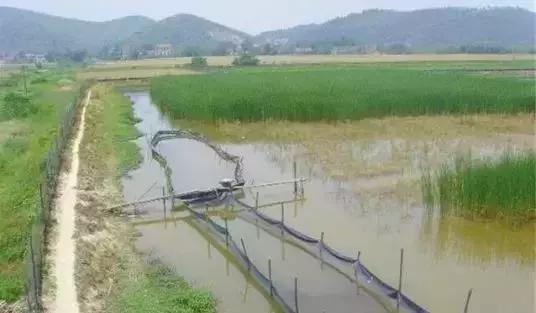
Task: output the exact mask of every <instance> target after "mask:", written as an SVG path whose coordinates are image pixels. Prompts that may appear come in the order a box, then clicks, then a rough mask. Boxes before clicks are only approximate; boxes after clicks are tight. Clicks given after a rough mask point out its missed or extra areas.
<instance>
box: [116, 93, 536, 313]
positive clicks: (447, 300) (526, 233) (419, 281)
mask: <svg viewBox="0 0 536 313" xmlns="http://www.w3.org/2000/svg"><path fill="white" fill-rule="evenodd" d="M130 96H131V97H133V99H134V100H135V104H134V110H135V115H136V116H137V117H139V118H141V119H143V121H142V122H141V123H140V124H138V125H137V127H138V128H139V129H140V131H142V132H143V133H144V134H147V137H146V138H140V139H139V140H138V141H137V143H138V144H139V146H140V148H141V149H142V151H144V153H146V154H147V151H149V149H148V144H147V138H150V136H151V135H152V134H154V133H155V132H156V131H158V130H160V129H171V128H172V125H171V123H170V122H169V121H168V120H167V119H166V118H165V117H164V116H162V115H161V113H160V112H159V111H158V110H157V109H156V107H155V106H153V105H152V104H151V102H150V96H149V95H148V93H133V94H130ZM526 141H527V140H526V138H523V139H522V140H521V141H519V140H518V139H516V138H514V137H512V138H504V140H494V141H490V140H489V139H486V140H481V141H479V142H476V143H475V142H469V143H467V144H469V145H470V146H471V150H473V151H472V152H473V154H474V155H477V156H478V155H486V156H491V157H493V156H495V155H498V154H499V153H500V152H502V151H504V150H505V149H508V148H512V147H514V148H520V149H524V148H526V145H527V143H526ZM460 142H461V143H462V144H463V143H464V142H463V140H454V141H450V143H451V144H452V145H458V146H459V144H460ZM530 142H531V140H529V144H530ZM341 145H343V151H346V152H345V153H346V154H347V155H348V156H350V157H354V158H356V159H357V160H358V161H359V162H360V163H362V164H366V166H369V167H373V166H374V165H375V164H379V163H389V162H392V161H393V160H396V159H398V158H401V157H402V158H406V159H407V162H403V163H402V164H403V166H404V167H403V168H402V170H397V171H387V172H382V173H381V174H378V175H370V174H367V175H362V176H359V178H355V177H354V178H348V177H344V175H343V174H344V169H341V170H340V171H341V173H342V174H341V175H340V176H341V177H344V179H335V178H333V177H337V176H338V175H333V173H331V174H332V175H327V174H326V168H325V167H324V166H322V162H320V161H319V160H317V159H315V158H314V157H311V154H310V153H308V152H307V151H306V148H304V147H303V146H301V145H295V144H274V143H254V144H253V143H244V144H223V147H224V149H226V150H227V151H228V152H230V153H233V154H236V155H240V156H242V157H243V158H244V160H243V162H244V169H245V173H244V176H245V178H246V181H247V182H248V184H250V183H262V182H272V181H277V180H286V179H290V178H292V162H293V160H297V161H298V172H299V173H298V176H302V177H307V178H308V179H309V182H308V183H307V184H306V185H305V198H306V200H304V201H302V202H297V203H293V204H289V205H287V207H286V214H285V221H286V222H287V223H288V224H290V226H292V227H294V228H296V229H299V230H300V231H302V232H304V233H306V234H309V235H311V236H313V237H319V236H320V233H321V232H324V233H325V238H326V242H327V243H328V244H329V245H330V246H332V247H334V248H336V249H337V250H339V251H341V252H344V254H346V255H349V256H351V255H356V253H357V251H358V250H359V251H361V252H362V256H361V259H362V262H363V263H364V264H365V265H366V266H367V267H368V268H369V269H370V270H371V271H372V272H374V273H375V274H376V275H378V276H379V277H380V278H382V279H383V280H385V281H386V282H388V283H389V284H391V285H393V286H396V285H397V283H398V262H399V259H398V258H399V251H400V249H401V248H404V249H405V259H404V264H405V266H404V284H403V289H404V290H405V293H406V294H407V295H408V296H410V297H411V298H412V299H413V300H415V301H416V302H417V303H419V304H420V305H422V306H424V307H425V308H427V309H429V310H430V311H432V312H445V313H447V312H461V311H463V306H464V301H465V297H466V294H467V291H468V290H469V289H470V288H473V289H474V293H473V297H472V300H471V305H470V312H519V313H525V312H527V313H529V312H533V311H534V297H535V289H534V279H535V278H536V277H535V267H534V242H535V239H534V226H533V225H527V226H525V227H521V228H513V227H510V226H506V225H504V224H499V223H485V222H474V221H468V220H466V219H460V218H453V217H442V218H440V217H438V216H437V215H436V214H433V212H430V211H428V210H426V209H424V208H423V206H422V204H421V201H420V200H419V196H418V195H416V194H415V190H414V189H415V188H409V189H407V190H406V189H405V188H398V187H399V186H400V185H403V184H404V182H405V180H404V179H403V178H404V177H405V176H415V175H417V174H416V173H417V172H418V168H419V166H420V163H421V162H420V159H421V156H422V155H430V154H431V155H432V156H431V158H432V159H433V162H432V163H439V162H441V161H444V160H446V159H448V156H449V154H448V153H446V152H445V149H448V145H445V144H444V143H442V145H441V146H440V147H438V146H433V145H432V148H431V149H430V147H428V146H427V145H422V144H418V143H406V142H400V141H398V140H394V139H393V140H387V141H385V140H378V141H373V142H367V143H362V142H345V143H342V144H341ZM400 146H403V147H404V148H403V149H402V148H399V147H400ZM518 146H519V147H518ZM159 147H160V152H161V153H162V154H163V155H164V156H165V157H166V158H167V160H168V162H169V165H170V166H171V168H172V169H173V184H174V187H175V190H176V191H177V192H182V191H190V190H193V189H198V188H211V187H214V186H216V184H217V182H218V181H219V180H221V179H222V178H224V177H232V173H233V169H234V168H233V167H232V165H231V164H228V163H226V162H224V161H222V160H220V159H219V158H218V157H217V156H216V155H215V153H214V152H212V150H210V149H208V148H207V147H205V146H204V145H203V144H200V143H197V142H194V141H189V140H173V141H167V142H163V143H162V144H161V145H160V146H159ZM445 147H446V148H445ZM424 150H426V152H425V151H424ZM430 150H431V151H432V152H431V153H430ZM400 155H402V156H400ZM404 155H405V156H404ZM356 162H357V161H356ZM163 184H164V177H163V171H162V169H161V168H160V166H159V165H158V164H157V163H156V162H154V161H152V160H151V158H150V156H149V155H146V158H145V160H144V162H143V164H142V166H141V167H140V168H139V169H138V170H136V171H133V172H131V173H130V178H127V179H125V180H124V195H125V199H126V200H127V201H134V200H137V199H139V198H150V197H155V196H160V195H161V194H162V186H163ZM399 190H402V191H403V192H397V191H399ZM256 191H259V192H260V203H261V204H262V203H268V202H272V201H282V200H291V199H292V198H293V193H292V188H291V186H280V187H271V188H264V189H261V190H246V193H245V196H244V198H243V199H242V200H243V201H245V202H247V203H250V204H253V203H254V198H255V197H254V194H255V192H256ZM140 210H142V211H146V212H147V215H146V216H145V217H144V218H143V219H142V220H144V219H146V218H160V217H161V216H162V212H163V208H162V205H161V204H152V205H147V206H144V207H142V208H140ZM263 211H264V213H266V214H267V215H270V216H272V217H274V218H279V217H280V214H281V213H280V209H279V207H278V206H275V207H274V208H266V209H263ZM169 214H170V213H168V215H167V217H168V218H170V220H169V221H168V222H167V223H154V224H150V225H143V226H138V229H139V231H140V233H141V234H142V236H141V238H140V239H139V247H140V249H141V250H143V251H148V252H151V253H152V254H153V255H155V256H157V257H160V258H161V259H162V260H163V261H164V262H165V263H166V264H168V265H170V266H173V267H175V268H177V272H178V273H179V274H180V275H182V276H184V277H185V278H186V279H187V280H188V281H190V282H192V283H194V285H196V286H201V287H206V288H208V289H209V290H211V291H212V292H213V293H214V294H215V296H216V297H217V298H218V300H219V301H220V307H219V308H220V311H221V312H270V311H271V310H276V306H274V305H273V304H272V303H271V302H270V301H269V297H267V296H266V295H265V294H264V293H263V292H261V291H260V289H259V288H256V287H255V284H254V283H253V282H251V281H249V280H248V279H247V278H246V276H245V275H244V273H243V272H242V271H241V270H240V269H239V268H238V267H237V266H236V265H235V264H234V263H233V262H232V257H230V256H229V255H227V254H226V253H225V251H224V249H216V248H214V249H212V248H211V245H215V243H211V241H210V238H208V237H207V236H205V235H203V232H202V231H199V230H197V229H196V228H194V227H193V226H192V225H191V223H187V222H185V221H183V220H179V221H173V220H172V219H171V218H173V216H170V215H169ZM176 214H180V213H176ZM230 227H231V231H232V232H235V233H236V234H237V236H240V237H243V238H244V239H245V241H246V245H247V246H248V249H249V251H248V252H249V253H250V254H251V257H252V258H254V259H255V260H258V262H259V264H264V263H265V262H266V260H267V258H272V259H273V260H274V266H276V267H277V268H281V270H280V271H275V272H274V274H275V275H283V276H281V277H276V280H278V281H280V285H281V286H282V287H281V288H283V289H284V288H287V289H288V288H290V287H292V286H291V283H292V280H291V277H293V276H300V281H303V285H304V286H307V288H305V287H304V289H303V293H304V294H303V295H301V297H310V299H309V300H311V299H312V300H311V301H306V302H305V303H308V304H309V305H313V304H314V303H315V302H314V298H315V296H316V297H317V298H318V299H322V298H323V299H328V300H326V302H329V301H330V300H329V299H335V296H337V295H338V296H340V297H342V298H344V297H345V294H351V288H347V287H348V286H346V285H345V284H344V282H343V281H342V280H340V279H338V278H337V277H336V275H332V274H330V273H329V271H327V272H322V271H320V270H319V265H318V264H317V263H316V264H315V263H314V262H311V259H309V258H307V256H304V255H302V253H301V252H300V251H298V250H296V249H293V248H292V247H291V246H287V245H285V244H284V243H281V241H280V240H277V239H276V238H270V236H269V235H268V234H263V235H262V239H263V241H262V244H260V243H259V242H257V240H258V239H257V234H256V230H255V228H254V227H253V228H252V227H251V225H248V224H247V223H244V222H240V221H238V220H237V221H234V222H232V223H231V224H230ZM285 260H291V261H285ZM283 268H284V269H285V270H284V271H283ZM227 269H228V270H227ZM286 271H290V272H291V273H287V274H286V276H285V273H286ZM278 273H279V274H278ZM311 273H316V276H312V274H311ZM311 277H312V278H311ZM319 282H321V283H319ZM322 283H324V285H322ZM300 285H302V284H300ZM246 286H249V287H246ZM246 290H247V294H246ZM329 294H331V295H332V296H333V297H332V298H330V297H329ZM345 301H347V300H345ZM328 304H329V303H326V305H328ZM330 308H333V307H330ZM308 309H309V308H308ZM311 310H312V308H311ZM335 311H338V312H344V310H337V309H336V308H335V309H334V311H333V312H335ZM302 312H309V311H307V310H305V309H304V310H302ZM311 312H312V311H311ZM319 312H321V311H319Z"/></svg>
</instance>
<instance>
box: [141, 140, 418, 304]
mask: <svg viewBox="0 0 536 313" xmlns="http://www.w3.org/2000/svg"><path fill="white" fill-rule="evenodd" d="M178 138H183V139H190V140H196V141H199V142H202V143H204V144H206V145H207V146H208V147H210V148H211V149H212V150H214V151H215V152H216V153H217V154H218V155H219V156H220V157H221V158H222V159H224V160H226V161H229V162H232V163H234V164H235V171H234V176H235V177H234V179H235V184H234V185H232V186H231V187H229V188H226V187H219V188H214V189H213V190H208V191H200V192H192V193H188V194H183V195H181V196H175V197H177V198H179V199H180V200H181V201H183V202H184V203H185V204H186V208H187V210H188V211H189V212H190V213H191V214H192V216H193V217H195V222H196V223H198V224H200V225H203V226H205V228H206V229H207V231H208V232H209V233H210V234H211V235H212V236H214V237H215V238H216V239H217V240H220V241H222V242H225V244H226V246H227V247H228V249H229V251H230V252H232V254H233V255H234V256H235V257H236V258H237V260H238V261H239V262H240V264H241V265H242V266H244V267H245V268H247V269H248V272H249V273H250V274H251V275H252V277H254V278H255V279H256V280H257V281H258V283H259V284H260V285H261V286H262V287H263V288H264V289H265V291H266V292H267V293H269V294H270V296H272V297H273V298H274V299H275V300H276V301H277V302H278V303H279V304H280V305H281V308H282V309H283V311H285V312H291V313H293V312H296V313H298V312H299V305H298V298H297V293H296V290H295V297H294V301H290V300H289V299H292V297H291V296H289V295H282V294H281V292H280V291H279V289H278V286H277V284H276V283H275V282H274V281H273V280H272V278H271V269H270V270H269V273H268V274H266V273H263V271H261V270H259V268H258V265H256V264H254V262H253V261H252V260H251V259H250V257H248V255H247V251H246V247H245V246H244V242H243V241H242V242H241V244H242V248H240V246H239V244H238V243H237V242H236V241H235V238H233V236H231V233H230V231H229V228H228V226H227V222H226V221H225V220H224V221H225V225H221V221H220V223H218V222H217V221H215V220H214V219H213V218H211V217H209V215H208V214H205V213H204V212H201V211H200V210H198V209H196V208H199V207H205V208H208V206H215V205H221V204H223V203H225V204H231V205H237V206H238V207H241V208H243V210H241V211H240V212H239V213H238V217H239V218H240V219H242V220H244V221H246V222H248V223H255V225H258V226H260V227H262V229H263V231H265V232H267V233H269V234H271V235H272V236H277V237H280V238H282V239H283V240H285V241H288V242H291V243H292V244H293V245H295V246H297V247H299V248H300V249H302V250H303V251H306V252H307V253H308V254H309V255H311V256H312V257H314V258H317V259H320V260H321V261H322V263H323V264H326V265H327V266H329V267H330V268H332V269H333V270H334V271H336V272H337V273H339V274H340V275H341V276H343V277H344V278H345V279H347V280H348V281H350V282H352V283H355V284H356V285H357V287H358V289H357V292H358V293H359V292H363V293H364V294H366V295H367V296H369V297H370V298H372V299H373V300H374V301H376V302H377V303H379V304H380V305H379V307H381V308H382V309H383V310H382V312H390V311H397V310H398V311H402V312H419V313H420V312H428V311H427V310H426V309H424V308H423V307H421V306H420V305H418V304H417V303H415V302H414V301H413V300H411V299H410V298H409V297H408V296H406V295H405V294H403V293H402V292H400V291H399V288H395V287H392V286H390V285H389V284H388V283H386V282H385V281H383V280H382V279H380V278H379V277H378V276H377V275H375V274H374V273H372V272H371V271H370V270H369V269H368V268H367V267H366V266H365V265H363V264H362V262H361V261H360V258H359V254H358V255H357V257H350V256H346V255H344V254H343V253H341V252H339V251H337V250H336V249H334V248H332V247H330V246H329V245H328V244H326V243H325V242H324V239H323V238H320V239H317V238H314V237H312V236H309V235H307V234H304V233H302V232H300V231H299V230H297V229H294V228H292V227H291V226H289V225H287V224H285V222H284V220H283V218H282V219H281V220H277V219H274V218H271V217H269V216H267V215H265V214H263V213H262V212H260V211H259V210H258V209H256V207H255V206H252V205H249V204H247V203H245V202H243V201H240V200H239V199H237V198H236V197H234V195H233V190H237V189H240V188H241V187H243V186H244V184H245V180H244V178H243V165H242V159H241V158H240V157H238V156H235V155H232V154H229V153H227V152H226V151H224V150H223V149H222V148H221V147H220V146H218V145H215V144H212V143H210V142H209V140H208V139H207V138H205V137H204V136H202V135H200V134H197V133H194V132H190V131H186V130H175V131H159V132H157V133H156V134H155V136H154V137H153V138H152V141H151V149H152V154H153V157H154V158H155V160H157V161H158V162H159V163H160V165H161V166H162V167H163V168H164V170H165V173H166V177H167V180H168V181H167V186H168V190H169V192H170V194H172V195H175V192H174V190H173V184H172V182H171V173H172V169H171V168H170V167H169V165H168V163H167V161H166V159H165V158H164V156H163V155H161V154H160V153H159V151H158V148H157V146H158V144H159V143H160V142H162V141H164V140H169V139H178ZM322 237H323V236H322ZM289 274H291V273H289ZM296 284H297V283H296ZM296 288H297V287H296ZM292 302H294V303H292ZM348 309H349V310H351V309H352V308H348ZM358 309H359V308H356V310H358ZM371 312H372V311H371Z"/></svg>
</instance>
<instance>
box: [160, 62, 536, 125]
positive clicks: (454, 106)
mask: <svg viewBox="0 0 536 313" xmlns="http://www.w3.org/2000/svg"><path fill="white" fill-rule="evenodd" d="M421 66H422V65H421ZM436 66H441V65H440V64H436ZM535 92H536V87H535V85H534V84H533V81H532V80H531V79H521V78H519V77H508V76H504V77H502V76H501V77H498V76H492V77H488V76H484V75H475V74H468V73H466V72H460V71H456V70H451V71H441V70H434V69H427V68H424V67H420V68H419V67H417V66H416V65H415V64H412V65H411V67H409V68H408V67H407V66H404V64H400V63H398V64H396V65H395V66H392V65H371V64H367V65H357V66H319V67H287V68H285V67H266V68H253V69H233V70H230V71H217V72H214V73H209V74H207V75H200V76H196V77H185V76H183V77H161V78H156V79H153V80H152V82H151V93H152V97H153V100H154V101H155V102H156V103H157V104H158V105H159V106H160V107H161V108H162V109H163V110H164V111H166V112H169V113H170V114H171V115H172V116H173V117H174V118H177V119H187V120H202V121H211V122H217V121H220V120H225V121H235V120H236V121H242V122H254V121H266V120H288V121H301V122H311V121H344V120H360V119H364V118H381V117H387V116H419V115H441V114H455V115H462V114H475V113H508V114H513V113H529V112H534V102H535V100H536V99H535Z"/></svg>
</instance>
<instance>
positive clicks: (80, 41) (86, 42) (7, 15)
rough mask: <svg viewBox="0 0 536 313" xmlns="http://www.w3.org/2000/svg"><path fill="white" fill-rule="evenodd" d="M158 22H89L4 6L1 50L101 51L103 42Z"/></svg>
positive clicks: (112, 41)
mask: <svg viewBox="0 0 536 313" xmlns="http://www.w3.org/2000/svg"><path fill="white" fill-rule="evenodd" d="M154 23H155V22H154V21H153V20H151V19H149V18H146V17H142V16H129V17H124V18H120V19H117V20H112V21H108V22H86V21H80V20H75V19H67V18H62V17H56V16H51V15H47V14H41V13H36V12H32V11H27V10H21V9H15V8H9V7H0V51H3V52H11V53H13V52H19V51H26V52H33V53H46V52H49V51H57V52H63V51H66V50H68V49H69V50H81V49H87V50H88V51H89V52H90V53H97V52H98V51H100V50H101V49H102V47H103V46H105V45H113V44H116V43H117V42H118V41H121V40H125V39H126V38H128V37H130V36H132V35H133V34H134V33H135V32H137V31H139V30H141V29H143V28H145V27H147V26H149V25H151V24H154Z"/></svg>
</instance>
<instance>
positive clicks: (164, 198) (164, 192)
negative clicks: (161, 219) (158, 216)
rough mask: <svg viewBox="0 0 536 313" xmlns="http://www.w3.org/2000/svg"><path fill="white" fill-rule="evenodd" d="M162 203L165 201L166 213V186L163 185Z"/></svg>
mask: <svg viewBox="0 0 536 313" xmlns="http://www.w3.org/2000/svg"><path fill="white" fill-rule="evenodd" d="M162 203H164V214H166V212H167V210H166V188H165V187H164V186H162Z"/></svg>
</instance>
